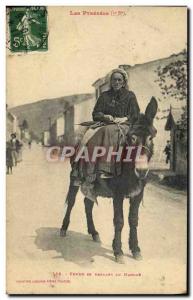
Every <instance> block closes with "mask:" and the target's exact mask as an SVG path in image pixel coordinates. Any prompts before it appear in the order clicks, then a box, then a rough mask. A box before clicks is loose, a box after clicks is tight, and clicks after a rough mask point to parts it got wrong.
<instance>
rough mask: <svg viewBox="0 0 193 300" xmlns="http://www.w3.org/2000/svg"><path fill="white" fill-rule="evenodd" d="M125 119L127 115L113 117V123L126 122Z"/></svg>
mask: <svg viewBox="0 0 193 300" xmlns="http://www.w3.org/2000/svg"><path fill="white" fill-rule="evenodd" d="M126 121H127V117H123V118H115V119H114V122H115V123H119V124H121V123H124V122H126Z"/></svg>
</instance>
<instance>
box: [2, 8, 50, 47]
mask: <svg viewBox="0 0 193 300" xmlns="http://www.w3.org/2000/svg"><path fill="white" fill-rule="evenodd" d="M7 12H8V18H9V41H8V48H9V49H10V51H11V52H31V51H47V50H48V29H47V9H46V7H45V6H14V7H7Z"/></svg>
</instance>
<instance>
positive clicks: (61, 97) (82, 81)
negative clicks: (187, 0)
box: [6, 6, 188, 295]
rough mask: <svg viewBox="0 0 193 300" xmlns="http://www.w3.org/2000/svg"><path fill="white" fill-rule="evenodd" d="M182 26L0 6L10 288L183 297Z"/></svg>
mask: <svg viewBox="0 0 193 300" xmlns="http://www.w3.org/2000/svg"><path fill="white" fill-rule="evenodd" d="M187 24H188V22H187V7H164V6H163V7H161V6H159V7H148V6H147V7H140V6H139V7H126V6H120V7H118V6H112V7H105V6H95V7H94V6H93V7H85V6H84V7H76V6H73V7H68V6H47V7H46V6H9V7H7V8H6V31H7V32H6V66H7V98H6V103H7V104H6V172H7V174H6V184H7V199H6V207H7V209H6V219H7V245H6V249H7V250H6V251H7V267H6V276H7V283H6V291H7V293H8V294H101V295H106V294H118V295H124V294H135V295H136V294H156V295H158V294H161V295H165V294H186V293H187V280H188V278H187V268H188V264H187V230H188V228H187V224H188V223H187V205H188V198H187V182H188V175H187V159H188V145H187V143H188V137H187V129H188V102H187V58H188V52H187V51H188V47H187Z"/></svg>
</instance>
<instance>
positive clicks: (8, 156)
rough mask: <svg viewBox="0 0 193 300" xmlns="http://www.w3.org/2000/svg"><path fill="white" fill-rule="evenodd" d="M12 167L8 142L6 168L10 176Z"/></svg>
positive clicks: (10, 149) (7, 143) (8, 143)
mask: <svg viewBox="0 0 193 300" xmlns="http://www.w3.org/2000/svg"><path fill="white" fill-rule="evenodd" d="M12 167H13V156H12V146H11V143H10V142H6V168H7V174H12Z"/></svg>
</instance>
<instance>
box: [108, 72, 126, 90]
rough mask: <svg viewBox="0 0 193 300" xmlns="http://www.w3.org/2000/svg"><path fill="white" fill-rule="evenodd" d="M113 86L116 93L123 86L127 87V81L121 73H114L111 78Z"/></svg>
mask: <svg viewBox="0 0 193 300" xmlns="http://www.w3.org/2000/svg"><path fill="white" fill-rule="evenodd" d="M111 86H112V88H113V89H114V91H118V90H120V89H121V88H122V87H123V86H125V81H124V78H123V75H122V74H121V73H118V72H117V73H113V75H112V77H111Z"/></svg>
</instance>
